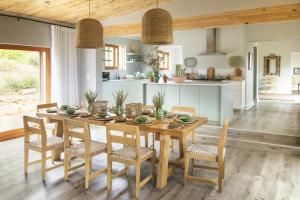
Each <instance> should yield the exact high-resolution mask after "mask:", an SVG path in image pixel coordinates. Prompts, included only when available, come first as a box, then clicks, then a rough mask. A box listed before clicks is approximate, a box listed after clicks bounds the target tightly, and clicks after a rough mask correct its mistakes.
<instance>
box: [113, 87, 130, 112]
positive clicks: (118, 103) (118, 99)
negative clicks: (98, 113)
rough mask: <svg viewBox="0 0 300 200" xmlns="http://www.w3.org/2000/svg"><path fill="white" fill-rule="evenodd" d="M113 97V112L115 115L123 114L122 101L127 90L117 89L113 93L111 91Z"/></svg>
mask: <svg viewBox="0 0 300 200" xmlns="http://www.w3.org/2000/svg"><path fill="white" fill-rule="evenodd" d="M113 96H114V99H115V109H114V112H115V114H116V115H117V116H123V113H124V108H123V107H124V102H125V100H126V98H127V96H128V93H127V92H124V91H123V90H117V91H116V92H115V93H113Z"/></svg>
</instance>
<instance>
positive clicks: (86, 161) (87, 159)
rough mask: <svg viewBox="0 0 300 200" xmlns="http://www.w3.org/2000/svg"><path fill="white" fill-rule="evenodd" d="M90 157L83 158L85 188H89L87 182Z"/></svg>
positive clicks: (88, 179) (88, 180)
mask: <svg viewBox="0 0 300 200" xmlns="http://www.w3.org/2000/svg"><path fill="white" fill-rule="evenodd" d="M90 163H91V159H90V158H86V159H85V189H88V188H89V182H90V170H91V168H90V167H91V166H90Z"/></svg>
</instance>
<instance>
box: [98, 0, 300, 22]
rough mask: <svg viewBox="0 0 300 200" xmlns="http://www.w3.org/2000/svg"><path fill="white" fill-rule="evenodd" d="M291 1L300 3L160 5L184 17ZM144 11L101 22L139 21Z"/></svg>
mask: <svg viewBox="0 0 300 200" xmlns="http://www.w3.org/2000/svg"><path fill="white" fill-rule="evenodd" d="M153 1H154V0H153ZM291 3H300V0H174V1H173V2H170V3H166V4H163V5H161V6H160V7H161V8H164V9H166V10H168V11H169V12H170V13H171V14H172V16H173V17H186V16H195V15H205V14H211V13H219V12H226V11H234V10H244V9H251V8H259V7H264V6H272V5H283V4H291ZM145 11H146V10H142V11H138V12H134V13H132V14H130V15H124V16H120V17H115V18H111V19H108V20H104V21H102V23H103V24H104V25H113V24H127V23H135V22H140V21H141V19H142V16H143V14H144V13H145Z"/></svg>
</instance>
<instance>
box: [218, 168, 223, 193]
mask: <svg viewBox="0 0 300 200" xmlns="http://www.w3.org/2000/svg"><path fill="white" fill-rule="evenodd" d="M218 168H219V170H218V192H222V184H223V164H222V163H218Z"/></svg>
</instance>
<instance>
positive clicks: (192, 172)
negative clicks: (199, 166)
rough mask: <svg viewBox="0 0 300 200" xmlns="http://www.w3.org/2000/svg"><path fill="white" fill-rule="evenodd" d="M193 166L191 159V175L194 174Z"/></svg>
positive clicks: (193, 160) (193, 162) (193, 161)
mask: <svg viewBox="0 0 300 200" xmlns="http://www.w3.org/2000/svg"><path fill="white" fill-rule="evenodd" d="M194 165H195V159H194V158H192V159H191V175H193V174H194Z"/></svg>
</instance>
